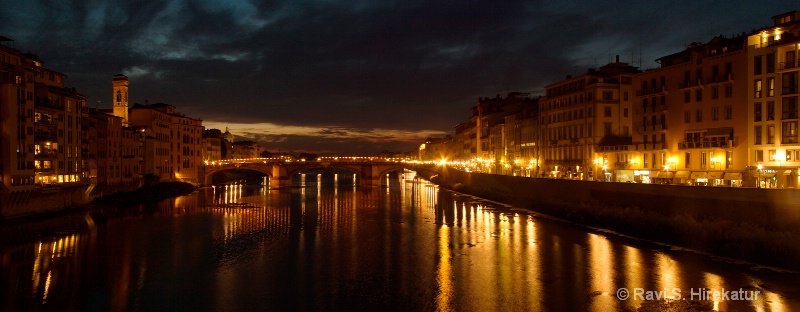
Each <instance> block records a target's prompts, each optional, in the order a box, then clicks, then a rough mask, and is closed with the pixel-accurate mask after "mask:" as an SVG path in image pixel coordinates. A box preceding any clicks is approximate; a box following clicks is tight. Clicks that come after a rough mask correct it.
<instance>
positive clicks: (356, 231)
mask: <svg viewBox="0 0 800 312" xmlns="http://www.w3.org/2000/svg"><path fill="white" fill-rule="evenodd" d="M301 178H302V179H303V181H300V179H301ZM384 183H385V184H388V187H375V188H359V187H353V186H352V180H348V179H347V175H341V174H340V175H337V176H335V177H334V176H333V175H332V174H328V173H326V174H321V175H317V173H316V172H310V173H306V174H305V175H304V176H299V175H298V176H296V177H295V183H294V185H295V186H294V187H292V188H291V189H285V190H269V189H266V188H264V187H262V186H258V185H251V186H241V185H231V186H222V187H214V188H202V189H200V190H199V191H198V192H195V193H193V194H191V195H188V196H183V197H179V198H175V199H171V200H167V201H164V202H162V203H160V204H158V205H152V206H140V207H125V208H123V207H102V208H101V207H95V208H93V209H91V210H89V211H88V212H85V213H81V214H78V215H76V214H73V215H68V216H61V217H56V218H53V219H47V220H39V221H29V222H24V223H20V222H11V223H9V222H6V224H3V225H2V228H1V230H2V232H0V233H2V240H0V242H1V243H2V245H0V257H1V258H0V259H1V260H2V262H1V263H2V270H1V271H0V292H2V296H0V310H2V311H45V310H49V311H70V310H75V311H86V310H93V311H116V310H126V311H128V310H132V311H172V310H189V311H263V310H269V311H274V310H343V311H350V310H376V311H381V310H405V311H408V310H413V311H434V310H441V311H450V310H456V311H495V310H498V311H528V310H530V311H582V310H590V311H620V310H626V309H634V310H635V309H637V308H639V307H640V306H642V305H645V306H647V305H652V304H657V303H662V302H664V298H665V297H666V298H670V299H679V301H684V299H686V300H690V299H694V301H695V302H699V303H700V304H705V305H707V306H709V307H711V308H715V309H717V310H721V311H727V310H730V311H792V310H794V311H797V310H800V283H798V281H800V274H797V273H791V272H776V271H773V270H770V269H765V268H760V269H759V268H757V267H755V266H753V265H748V264H741V263H739V264H737V263H732V262H731V261H725V260H721V259H715V258H713V257H711V256H707V255H701V254H697V253H693V252H690V251H683V250H678V249H674V248H669V247H665V246H661V245H657V244H653V243H648V242H643V241H638V240H635V239H630V238H625V237H619V236H616V235H614V234H608V233H605V232H602V231H596V230H592V229H587V228H584V227H580V226H577V225H573V224H570V223H566V222H562V221H557V220H552V219H549V218H547V217H543V216H539V215H535V214H532V213H530V212H527V211H523V210H518V209H514V208H511V207H506V206H503V205H500V204H495V203H492V202H488V201H485V200H481V199H478V198H474V197H470V196H466V195H462V194H458V193H453V192H450V191H446V190H442V189H439V188H438V187H437V186H435V185H433V184H430V183H428V182H427V181H424V180H421V179H415V178H414V175H413V173H409V172H407V173H405V174H403V175H393V176H391V177H387V179H386V180H385V182H384ZM623 299H624V300H623ZM659 300H660V301H659ZM673 304H674V303H673Z"/></svg>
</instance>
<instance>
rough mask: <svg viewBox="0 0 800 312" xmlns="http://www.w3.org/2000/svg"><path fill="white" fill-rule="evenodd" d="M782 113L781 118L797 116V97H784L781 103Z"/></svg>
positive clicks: (794, 117)
mask: <svg viewBox="0 0 800 312" xmlns="http://www.w3.org/2000/svg"><path fill="white" fill-rule="evenodd" d="M781 108H782V114H781V119H796V118H797V97H785V98H783V103H782V105H781Z"/></svg>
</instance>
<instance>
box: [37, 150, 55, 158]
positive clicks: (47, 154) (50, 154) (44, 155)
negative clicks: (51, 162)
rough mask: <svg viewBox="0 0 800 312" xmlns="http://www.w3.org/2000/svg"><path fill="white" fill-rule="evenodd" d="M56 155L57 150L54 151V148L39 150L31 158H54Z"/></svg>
mask: <svg viewBox="0 0 800 312" xmlns="http://www.w3.org/2000/svg"><path fill="white" fill-rule="evenodd" d="M57 156H58V152H56V151H54V150H50V151H41V152H39V153H36V155H34V156H33V158H34V159H55V158H56V157H57Z"/></svg>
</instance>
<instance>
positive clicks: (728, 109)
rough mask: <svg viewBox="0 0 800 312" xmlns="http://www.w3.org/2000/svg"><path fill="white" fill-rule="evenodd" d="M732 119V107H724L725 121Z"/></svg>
mask: <svg viewBox="0 0 800 312" xmlns="http://www.w3.org/2000/svg"><path fill="white" fill-rule="evenodd" d="M731 119H733V106H730V105H728V106H725V120H731Z"/></svg>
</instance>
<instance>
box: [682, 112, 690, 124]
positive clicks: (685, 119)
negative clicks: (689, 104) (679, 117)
mask: <svg viewBox="0 0 800 312" xmlns="http://www.w3.org/2000/svg"><path fill="white" fill-rule="evenodd" d="M683 122H685V123H690V122H692V111H685V112H683Z"/></svg>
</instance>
